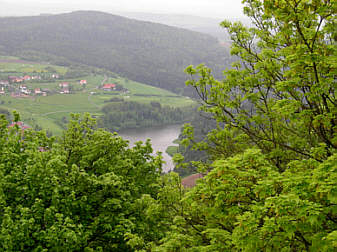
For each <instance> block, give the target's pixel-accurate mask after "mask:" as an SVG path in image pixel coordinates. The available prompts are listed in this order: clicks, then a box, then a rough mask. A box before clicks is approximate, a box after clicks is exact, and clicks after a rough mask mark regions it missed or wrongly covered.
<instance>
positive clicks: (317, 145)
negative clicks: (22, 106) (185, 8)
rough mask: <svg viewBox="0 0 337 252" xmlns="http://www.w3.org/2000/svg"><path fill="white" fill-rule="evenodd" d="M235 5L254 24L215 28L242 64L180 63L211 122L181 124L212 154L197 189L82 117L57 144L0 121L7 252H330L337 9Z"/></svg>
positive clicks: (1, 211)
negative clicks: (202, 130)
mask: <svg viewBox="0 0 337 252" xmlns="http://www.w3.org/2000/svg"><path fill="white" fill-rule="evenodd" d="M243 2H244V3H245V8H244V12H245V14H246V15H247V16H249V17H250V18H251V19H252V22H253V23H254V25H255V27H253V28H247V27H245V26H243V25H242V24H241V23H230V22H226V21H225V22H223V23H222V26H223V27H225V28H226V29H227V30H228V32H229V34H230V35H231V39H232V41H233V45H232V53H233V54H234V55H236V56H237V57H238V58H239V59H240V61H238V62H236V63H234V64H233V69H230V70H226V71H225V72H224V74H225V78H224V79H223V80H217V79H216V78H215V77H214V76H213V75H212V73H211V71H210V69H209V68H207V67H205V66H204V65H199V66H196V67H194V66H190V67H188V68H187V69H186V73H187V74H189V75H190V80H189V81H188V82H187V84H188V85H189V86H191V87H193V88H195V89H196V90H197V92H198V94H200V101H201V102H202V104H203V105H202V107H201V110H203V111H204V113H205V114H207V115H208V116H211V117H212V118H213V120H215V121H216V127H215V128H214V130H212V131H211V132H210V133H207V136H205V139H207V141H202V139H201V138H200V139H201V141H200V139H197V140H196V141H195V140H194V131H193V129H192V127H190V126H188V125H187V126H186V127H185V129H184V135H185V138H184V140H182V141H184V142H185V145H186V146H187V145H188V144H189V143H190V144H192V145H197V146H196V148H202V149H203V150H205V151H206V153H207V154H208V155H209V157H208V158H207V160H206V161H205V160H199V161H196V162H195V166H197V168H198V171H199V172H203V173H204V175H205V176H204V177H203V178H202V179H199V181H198V182H197V184H196V186H195V187H193V188H184V187H183V186H182V184H181V178H180V176H179V175H178V174H176V173H170V174H161V164H162V161H161V158H160V156H158V157H153V155H151V152H152V148H151V146H150V144H149V142H147V143H144V144H142V143H140V142H138V143H137V144H136V146H135V147H133V148H130V147H128V146H127V142H126V141H124V140H123V139H121V138H120V137H119V136H118V135H117V134H116V133H114V134H112V133H109V132H106V131H104V130H102V129H97V128H96V126H95V121H94V120H93V119H92V118H90V116H89V115H84V116H78V115H75V116H73V118H72V120H71V121H70V123H69V125H68V129H67V130H66V131H65V132H64V134H63V136H62V137H60V138H48V137H46V135H45V133H44V132H43V131H41V132H35V131H34V130H31V129H28V130H26V131H22V130H21V129H20V128H19V126H18V125H15V126H13V127H8V122H7V121H6V120H5V116H2V119H1V120H0V149H1V150H2V151H1V152H0V175H1V176H0V249H1V250H3V251H158V252H159V251H190V252H192V251H219V252H220V251H221V252H222V251H336V249H337V120H336V115H337V98H336V80H337V65H336V62H337V30H336V24H337V15H336V13H337V2H336V1H329V0H315V1H307V0H286V1H285V0H246V1H243ZM13 117H14V121H19V116H18V115H17V114H15V113H14V115H13ZM180 158H181V156H180ZM178 159H179V157H178V158H176V160H177V161H178ZM180 161H181V162H184V161H183V160H182V158H181V160H180Z"/></svg>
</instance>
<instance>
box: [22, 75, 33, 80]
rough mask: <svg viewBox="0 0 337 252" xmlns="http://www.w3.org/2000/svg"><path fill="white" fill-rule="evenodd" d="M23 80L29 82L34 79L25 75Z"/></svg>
mask: <svg viewBox="0 0 337 252" xmlns="http://www.w3.org/2000/svg"><path fill="white" fill-rule="evenodd" d="M22 79H24V80H25V81H29V80H31V79H32V78H31V77H30V76H29V75H25V76H23V77H22Z"/></svg>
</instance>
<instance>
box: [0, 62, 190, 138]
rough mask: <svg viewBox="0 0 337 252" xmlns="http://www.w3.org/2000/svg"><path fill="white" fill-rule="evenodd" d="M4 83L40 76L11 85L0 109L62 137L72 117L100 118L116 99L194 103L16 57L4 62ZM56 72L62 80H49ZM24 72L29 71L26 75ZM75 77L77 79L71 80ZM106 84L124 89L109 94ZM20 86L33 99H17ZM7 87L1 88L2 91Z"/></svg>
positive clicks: (127, 82) (119, 79)
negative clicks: (66, 89) (63, 87)
mask: <svg viewBox="0 0 337 252" xmlns="http://www.w3.org/2000/svg"><path fill="white" fill-rule="evenodd" d="M0 67H1V68H0V80H3V79H5V78H7V77H6V76H8V75H16V76H23V75H25V74H30V72H32V73H33V74H35V75H36V74H38V75H39V76H42V79H41V80H30V81H25V82H23V83H22V84H21V83H17V84H15V83H10V84H9V86H8V87H5V89H4V90H5V94H2V95H0V109H6V110H8V111H13V110H16V111H17V112H19V113H20V115H21V116H22V119H23V121H24V122H25V123H27V124H28V125H30V126H32V127H35V126H39V127H42V128H43V129H45V130H49V131H51V132H52V133H53V134H56V135H59V134H61V132H62V131H63V129H64V126H65V124H66V122H67V120H68V118H69V115H70V113H85V112H89V113H91V114H92V115H95V116H97V117H99V116H101V115H103V112H102V108H103V107H104V106H105V105H107V104H108V103H109V102H111V101H112V100H113V99H119V100H122V101H125V102H138V103H141V104H150V103H151V102H157V103H160V104H161V105H162V106H170V107H175V108H181V107H186V106H190V105H193V104H194V101H193V100H191V99H189V98H187V97H183V96H180V95H177V94H175V93H172V92H170V91H168V90H164V89H160V88H157V87H153V86H149V85H145V84H142V83H139V82H135V81H131V80H128V79H125V78H122V77H118V76H115V77H112V75H111V76H110V77H109V76H107V75H105V76H104V75H95V74H91V73H87V74H86V75H84V76H80V77H78V76H77V75H78V74H80V73H81V72H79V73H78V72H74V70H71V69H70V68H67V67H60V66H55V65H48V64H44V63H37V62H25V61H22V60H19V59H18V58H15V57H1V58H0ZM51 69H52V70H55V71H56V73H57V74H59V75H60V79H48V78H47V77H45V76H50V75H51V74H52V73H50V72H48V70H51ZM23 70H29V72H24V71H23ZM72 74H74V75H75V76H76V77H71V75H72ZM79 79H84V80H86V81H87V84H86V85H85V86H81V85H80V84H79ZM62 82H67V83H69V89H70V93H69V94H61V93H60V91H62V90H61V88H60V87H59V84H60V83H62ZM104 83H114V84H115V85H117V86H118V87H119V88H120V89H118V90H111V91H105V90H102V88H101V86H102V84H104ZM20 85H25V86H27V88H28V89H29V90H30V91H31V94H30V95H21V96H18V95H14V94H17V93H18V90H19V89H20ZM2 87H3V86H2V85H1V84H0V88H2ZM35 89H40V90H41V91H46V93H47V96H42V95H36V94H34V90H35Z"/></svg>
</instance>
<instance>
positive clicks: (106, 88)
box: [102, 83, 116, 91]
mask: <svg viewBox="0 0 337 252" xmlns="http://www.w3.org/2000/svg"><path fill="white" fill-rule="evenodd" d="M102 89H103V90H104V91H111V90H115V89H116V84H111V83H108V84H104V85H103V87H102Z"/></svg>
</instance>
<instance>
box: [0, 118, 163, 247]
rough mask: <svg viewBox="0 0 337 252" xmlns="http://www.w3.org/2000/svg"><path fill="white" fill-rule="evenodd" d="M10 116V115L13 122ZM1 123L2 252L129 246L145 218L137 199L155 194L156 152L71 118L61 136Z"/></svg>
mask: <svg viewBox="0 0 337 252" xmlns="http://www.w3.org/2000/svg"><path fill="white" fill-rule="evenodd" d="M18 120H19V117H18V115H15V121H18ZM7 125H8V122H7V121H6V120H4V117H2V119H1V123H0V149H1V150H2V151H1V152H0V164H1V165H0V174H1V178H0V202H1V203H0V209H1V210H0V213H1V214H0V249H1V250H2V251H47V250H51V251H131V246H130V245H129V244H128V241H129V240H130V239H131V238H129V237H131V236H132V235H136V234H138V236H139V237H140V238H143V239H144V240H146V239H150V237H151V233H147V232H143V231H144V230H146V229H151V228H150V226H151V224H149V223H147V221H146V220H145V219H144V218H145V217H144V213H143V212H142V209H141V207H140V204H139V202H138V201H139V200H140V199H141V198H142V197H143V195H144V194H146V195H149V197H155V195H156V192H157V190H158V182H157V181H158V179H159V176H160V171H161V163H162V161H161V159H160V157H153V156H152V155H151V153H152V148H151V146H150V143H149V142H147V143H145V144H144V145H142V144H141V143H137V144H136V146H135V147H133V148H128V144H127V142H126V141H124V140H123V139H122V138H120V137H119V136H117V135H114V134H111V133H108V132H106V131H103V130H97V129H96V128H95V122H94V121H93V119H91V118H90V117H89V116H88V115H86V116H83V117H79V116H73V118H72V120H71V121H70V123H69V127H68V130H67V131H65V133H64V135H63V137H62V139H59V140H57V139H55V138H48V137H47V136H46V135H45V133H44V132H41V131H39V132H36V131H34V130H31V129H29V130H25V131H24V132H22V131H21V129H20V128H19V127H18V126H14V127H12V128H9V129H8V128H7Z"/></svg>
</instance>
